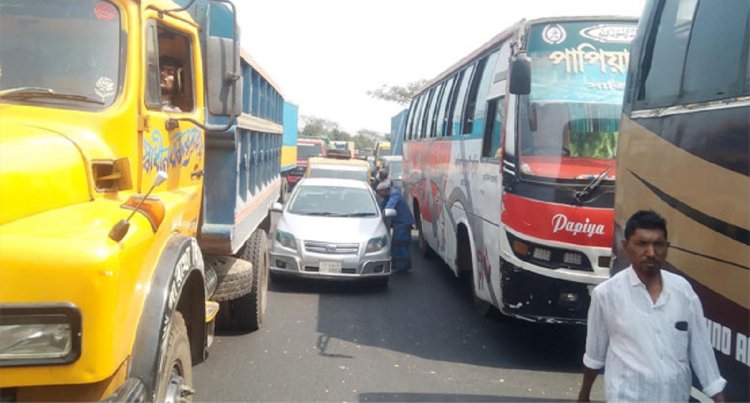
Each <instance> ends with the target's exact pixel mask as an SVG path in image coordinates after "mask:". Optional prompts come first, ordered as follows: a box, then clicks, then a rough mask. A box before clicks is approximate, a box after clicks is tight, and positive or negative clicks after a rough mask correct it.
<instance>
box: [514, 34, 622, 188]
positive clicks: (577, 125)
mask: <svg viewBox="0 0 750 403" xmlns="http://www.w3.org/2000/svg"><path fill="white" fill-rule="evenodd" d="M635 27H636V25H635V22H624V21H619V22H618V21H611V22H602V21H591V22H586V21H576V22H559V23H545V24H540V25H535V26H533V27H532V28H531V30H530V36H529V43H528V49H527V52H528V54H529V56H530V57H531V60H532V72H533V73H532V81H531V93H530V94H529V95H525V96H522V97H520V100H519V111H518V116H519V121H518V150H519V159H520V170H521V173H522V174H524V175H526V176H533V177H537V178H544V179H552V180H590V179H591V178H593V177H596V176H597V175H599V174H601V173H603V172H605V171H606V172H607V176H606V177H605V178H606V179H614V171H615V170H614V169H611V168H612V167H613V165H614V163H615V162H614V161H615V155H616V151H617V136H618V130H619V128H618V126H619V123H620V114H621V109H622V99H623V91H624V88H625V73H626V70H627V63H628V61H629V51H628V48H629V44H630V41H631V40H632V38H633V36H634V35H635Z"/></svg>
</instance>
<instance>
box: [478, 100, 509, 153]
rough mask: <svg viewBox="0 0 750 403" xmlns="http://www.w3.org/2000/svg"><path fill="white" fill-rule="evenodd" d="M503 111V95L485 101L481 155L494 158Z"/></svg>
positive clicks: (500, 131)
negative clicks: (485, 119) (485, 120)
mask: <svg viewBox="0 0 750 403" xmlns="http://www.w3.org/2000/svg"><path fill="white" fill-rule="evenodd" d="M503 113H505V97H500V98H495V99H492V100H490V101H488V102H487V122H486V123H485V125H484V139H483V141H482V157H483V158H496V157H497V155H496V154H497V151H498V149H499V148H500V135H501V134H502V130H503Z"/></svg>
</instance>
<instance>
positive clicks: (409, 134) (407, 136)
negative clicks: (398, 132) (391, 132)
mask: <svg viewBox="0 0 750 403" xmlns="http://www.w3.org/2000/svg"><path fill="white" fill-rule="evenodd" d="M416 109H417V98H412V100H411V105H409V117H408V118H407V120H406V129H405V130H404V140H411V139H412V138H413V136H414V130H413V129H412V127H413V126H414V115H415V114H416Z"/></svg>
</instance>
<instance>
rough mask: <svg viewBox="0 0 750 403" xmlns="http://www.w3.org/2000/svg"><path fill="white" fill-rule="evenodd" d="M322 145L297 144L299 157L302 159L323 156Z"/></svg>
mask: <svg viewBox="0 0 750 403" xmlns="http://www.w3.org/2000/svg"><path fill="white" fill-rule="evenodd" d="M321 150H322V148H320V145H318V144H302V143H300V144H297V158H298V159H301V160H306V159H309V158H310V157H321V156H323V152H322V151H321Z"/></svg>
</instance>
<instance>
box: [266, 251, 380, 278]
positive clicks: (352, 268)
mask: <svg viewBox="0 0 750 403" xmlns="http://www.w3.org/2000/svg"><path fill="white" fill-rule="evenodd" d="M360 249H361V248H360ZM321 262H337V263H340V265H341V271H340V272H337V273H324V272H321V270H320V267H321ZM270 268H271V272H272V273H274V274H277V275H284V276H292V277H305V278H324V279H331V280H356V279H362V278H382V277H388V276H390V275H391V256H390V249H389V248H385V249H383V250H381V251H379V252H376V253H370V254H364V253H361V252H360V253H358V254H357V255H354V254H352V255H335V254H325V253H315V252H308V251H305V250H303V251H301V252H300V251H296V252H295V251H293V250H290V249H287V248H284V247H281V246H279V245H278V244H275V245H274V248H273V250H272V251H271V264H270Z"/></svg>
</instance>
